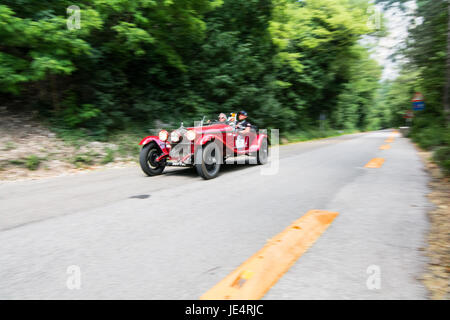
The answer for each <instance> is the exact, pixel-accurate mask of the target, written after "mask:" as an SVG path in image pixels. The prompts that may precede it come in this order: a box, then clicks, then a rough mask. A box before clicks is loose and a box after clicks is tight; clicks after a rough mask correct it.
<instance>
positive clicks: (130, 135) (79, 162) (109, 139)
mask: <svg viewBox="0 0 450 320" xmlns="http://www.w3.org/2000/svg"><path fill="white" fill-rule="evenodd" d="M52 130H53V131H54V132H55V133H56V135H57V137H58V138H60V139H62V140H63V141H64V142H65V143H66V144H67V145H70V146H73V147H75V148H76V149H77V150H79V149H81V148H82V147H83V146H85V145H87V144H89V143H90V142H93V141H99V142H104V143H110V144H113V145H115V146H117V147H115V148H109V147H107V148H105V149H104V152H105V154H104V156H102V157H99V155H98V154H93V153H90V152H84V153H78V154H76V155H75V156H73V157H72V158H71V159H70V160H69V161H70V163H72V164H73V165H75V167H77V168H82V167H86V166H90V165H94V164H102V165H105V164H108V163H112V162H117V161H133V162H138V158H139V152H140V149H141V146H139V142H140V141H141V140H142V138H144V137H146V136H148V135H151V134H150V133H149V131H148V129H145V128H142V127H130V128H128V129H127V130H117V131H115V132H112V133H110V134H109V135H108V136H106V137H102V139H98V137H97V136H91V135H90V134H89V133H88V132H87V131H86V130H79V129H61V128H52ZM355 132H359V131H358V130H334V129H330V128H324V129H323V130H320V129H317V128H313V127H312V128H311V129H305V130H298V131H293V132H288V133H284V134H281V136H280V144H288V143H296V142H303V141H310V140H315V139H323V138H329V137H335V136H340V135H345V134H350V133H355Z"/></svg>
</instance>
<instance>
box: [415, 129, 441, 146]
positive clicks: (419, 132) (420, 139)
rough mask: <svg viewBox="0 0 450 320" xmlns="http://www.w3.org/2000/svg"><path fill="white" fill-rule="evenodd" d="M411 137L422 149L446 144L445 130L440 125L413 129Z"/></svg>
mask: <svg viewBox="0 0 450 320" xmlns="http://www.w3.org/2000/svg"><path fill="white" fill-rule="evenodd" d="M411 137H412V139H413V140H414V141H415V142H417V144H418V145H419V146H420V147H422V148H425V149H430V148H432V147H436V146H440V145H442V144H444V143H445V140H446V137H445V128H443V127H441V126H438V125H431V126H429V127H425V128H413V130H412V132H411Z"/></svg>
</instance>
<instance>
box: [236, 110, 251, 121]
mask: <svg viewBox="0 0 450 320" xmlns="http://www.w3.org/2000/svg"><path fill="white" fill-rule="evenodd" d="M241 114H242V115H243V116H246V117H247V116H248V114H247V112H246V111H244V110H242V111H239V112H238V114H237V116H238V119H239V116H240V115H241Z"/></svg>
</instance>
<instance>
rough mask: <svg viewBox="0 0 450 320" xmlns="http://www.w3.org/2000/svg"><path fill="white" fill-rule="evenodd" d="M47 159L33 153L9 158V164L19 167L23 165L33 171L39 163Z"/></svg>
mask: <svg viewBox="0 0 450 320" xmlns="http://www.w3.org/2000/svg"><path fill="white" fill-rule="evenodd" d="M45 160H47V158H46V157H38V156H36V155H34V154H32V155H30V156H28V157H26V158H21V159H12V160H9V161H8V162H9V164H10V165H13V166H19V167H25V168H27V169H28V170H31V171H34V170H37V169H38V168H39V166H40V164H41V163H42V162H43V161H45Z"/></svg>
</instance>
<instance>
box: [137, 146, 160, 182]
mask: <svg viewBox="0 0 450 320" xmlns="http://www.w3.org/2000/svg"><path fill="white" fill-rule="evenodd" d="M161 154H162V152H161V150H160V149H159V147H158V146H157V145H156V144H155V143H154V142H150V143H149V144H147V145H145V146H144V147H143V148H142V149H141V153H140V154H139V163H140V165H141V168H142V171H144V173H145V174H146V175H148V176H157V175H159V174H161V173H162V172H163V171H164V168H165V167H166V162H165V161H164V160H163V161H156V159H157V158H158V157H159V156H160V155H161Z"/></svg>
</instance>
